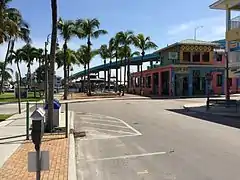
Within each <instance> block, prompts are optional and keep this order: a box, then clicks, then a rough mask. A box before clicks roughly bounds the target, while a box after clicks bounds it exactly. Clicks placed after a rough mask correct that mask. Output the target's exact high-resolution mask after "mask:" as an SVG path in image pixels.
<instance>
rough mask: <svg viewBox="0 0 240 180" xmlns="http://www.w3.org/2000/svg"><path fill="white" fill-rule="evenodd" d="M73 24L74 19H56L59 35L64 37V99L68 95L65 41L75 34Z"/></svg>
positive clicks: (66, 47)
mask: <svg viewBox="0 0 240 180" xmlns="http://www.w3.org/2000/svg"><path fill="white" fill-rule="evenodd" d="M75 29H76V27H75V24H74V21H71V20H66V21H63V20H62V19H61V18H60V19H59V20H58V31H59V32H60V35H61V36H62V38H63V39H64V44H63V54H64V59H63V66H64V67H63V71H64V99H67V96H68V75H67V74H68V71H69V70H68V69H67V64H66V62H67V49H68V46H67V43H68V42H69V41H70V39H71V38H72V37H73V36H74V35H75Z"/></svg>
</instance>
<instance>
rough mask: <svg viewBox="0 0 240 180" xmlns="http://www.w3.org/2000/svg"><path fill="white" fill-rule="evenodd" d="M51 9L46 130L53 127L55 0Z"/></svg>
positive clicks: (55, 41) (55, 44) (50, 129)
mask: <svg viewBox="0 0 240 180" xmlns="http://www.w3.org/2000/svg"><path fill="white" fill-rule="evenodd" d="M51 9H52V33H51V35H52V36H51V49H50V68H49V75H48V85H49V93H48V120H47V130H48V131H50V132H51V131H52V129H53V98H54V97H53V96H54V84H53V78H54V72H55V56H56V54H55V51H56V47H57V24H58V23H57V0H51Z"/></svg>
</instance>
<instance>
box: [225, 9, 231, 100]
mask: <svg viewBox="0 0 240 180" xmlns="http://www.w3.org/2000/svg"><path fill="white" fill-rule="evenodd" d="M230 20H231V12H230V9H228V7H227V8H226V31H227V32H228V31H229V30H230V23H229V22H230ZM228 58H229V41H228V40H227V39H226V54H225V59H226V60H225V75H226V77H225V86H226V90H225V98H226V100H229V99H230V93H229V82H228V79H229V72H228V70H229V67H228V62H229V60H228Z"/></svg>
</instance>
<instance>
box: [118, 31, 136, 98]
mask: <svg viewBox="0 0 240 180" xmlns="http://www.w3.org/2000/svg"><path fill="white" fill-rule="evenodd" d="M118 35H119V43H120V44H121V45H122V46H123V51H124V58H125V59H124V79H123V81H124V83H123V86H124V88H123V94H122V95H123V96H124V92H125V83H126V66H127V67H128V76H127V77H128V78H127V81H128V87H129V77H130V60H129V59H128V62H127V58H128V56H127V53H128V49H129V46H130V45H131V44H132V43H133V37H134V35H133V32H132V31H126V32H122V31H121V32H119V33H118Z"/></svg>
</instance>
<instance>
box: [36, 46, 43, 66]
mask: <svg viewBox="0 0 240 180" xmlns="http://www.w3.org/2000/svg"><path fill="white" fill-rule="evenodd" d="M44 58H45V57H44V54H43V49H42V48H39V49H37V54H36V61H37V62H38V67H40V66H42V65H43V64H44Z"/></svg>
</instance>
